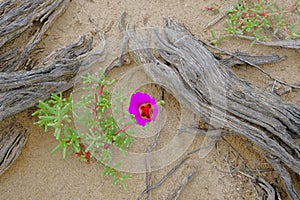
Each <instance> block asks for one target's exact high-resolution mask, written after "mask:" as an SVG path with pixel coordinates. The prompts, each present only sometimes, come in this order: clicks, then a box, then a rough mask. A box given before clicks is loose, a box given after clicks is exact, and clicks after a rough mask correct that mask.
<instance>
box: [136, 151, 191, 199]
mask: <svg viewBox="0 0 300 200" xmlns="http://www.w3.org/2000/svg"><path fill="white" fill-rule="evenodd" d="M188 158H189V157H188V156H186V157H185V158H183V159H181V160H180V161H179V163H177V164H176V165H175V166H174V167H173V168H172V169H171V170H170V171H169V172H168V173H167V174H166V175H164V176H163V177H162V178H161V179H160V180H159V181H158V182H157V183H154V184H152V185H151V186H150V187H148V188H146V189H145V190H144V191H143V192H141V193H140V195H139V196H138V198H137V199H138V200H140V199H141V198H142V196H143V195H144V194H145V193H147V192H149V191H150V190H153V189H155V188H157V187H159V186H161V184H163V183H164V182H165V181H166V180H167V179H168V178H169V177H170V176H171V175H172V174H173V173H174V172H175V171H176V170H177V169H178V168H179V167H180V166H181V165H182V164H183V163H184V162H185V161H186V160H187V159H188Z"/></svg>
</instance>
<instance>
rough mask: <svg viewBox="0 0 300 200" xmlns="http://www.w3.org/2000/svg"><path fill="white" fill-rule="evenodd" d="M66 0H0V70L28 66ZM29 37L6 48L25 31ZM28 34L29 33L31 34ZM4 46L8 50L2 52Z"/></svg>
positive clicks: (14, 69) (28, 67) (29, 66)
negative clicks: (31, 54)
mask: <svg viewBox="0 0 300 200" xmlns="http://www.w3.org/2000/svg"><path fill="white" fill-rule="evenodd" d="M68 2H69V1H68V0H33V1H32V0H4V1H2V2H1V3H0V14H1V18H0V53H1V54H2V55H0V58H1V59H0V72H1V71H2V72H4V71H6V72H12V71H17V70H21V69H31V68H32V66H31V65H32V64H33V63H32V60H34V57H33V56H29V54H30V53H31V52H32V50H34V48H35V47H36V45H37V44H38V42H39V41H40V40H41V38H42V36H43V35H44V33H45V32H46V30H48V28H49V27H50V25H51V24H52V23H53V21H54V20H55V19H56V18H57V17H58V16H59V15H60V14H62V13H63V12H64V10H65V8H66V6H67V4H68ZM28 30H30V31H31V33H33V34H32V36H31V38H29V39H28V40H27V43H24V44H23V45H19V44H17V45H16V46H9V47H8V48H3V47H5V45H6V44H8V43H9V42H11V41H13V40H14V39H16V38H17V37H19V36H20V35H22V34H24V33H25V32H26V31H28ZM30 35H31V34H30ZM5 49H9V50H8V51H7V52H4V50H5Z"/></svg>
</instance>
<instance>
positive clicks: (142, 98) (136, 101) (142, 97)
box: [128, 92, 158, 126]
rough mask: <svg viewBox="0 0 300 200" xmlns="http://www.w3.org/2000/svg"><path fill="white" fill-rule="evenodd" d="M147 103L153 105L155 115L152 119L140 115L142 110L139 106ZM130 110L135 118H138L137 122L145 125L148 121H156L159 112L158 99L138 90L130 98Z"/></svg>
mask: <svg viewBox="0 0 300 200" xmlns="http://www.w3.org/2000/svg"><path fill="white" fill-rule="evenodd" d="M145 103H150V104H151V105H152V106H153V115H152V117H151V119H150V120H149V119H145V118H142V117H141V116H140V110H139V107H140V106H141V105H142V104H145ZM128 112H129V113H130V114H133V115H134V117H135V119H136V122H137V123H138V124H139V125H141V126H145V125H146V123H148V122H151V121H154V120H155V118H156V116H157V114H158V107H157V105H156V100H155V98H154V97H153V98H151V97H150V96H149V95H148V94H146V93H141V92H137V93H135V94H133V95H132V96H131V99H130V105H129V108H128Z"/></svg>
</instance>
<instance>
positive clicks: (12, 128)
mask: <svg viewBox="0 0 300 200" xmlns="http://www.w3.org/2000/svg"><path fill="white" fill-rule="evenodd" d="M0 127H1V129H0V152H1V153H0V175H1V174H2V173H3V172H4V171H5V170H7V169H8V168H9V167H10V165H11V164H12V163H13V162H14V161H15V160H16V159H17V158H18V156H19V154H20V153H21V151H20V149H21V148H22V147H23V145H24V144H25V143H26V141H27V137H28V133H27V130H26V129H25V128H24V127H23V126H22V124H20V123H18V122H15V121H14V120H13V119H12V120H6V121H2V123H1V125H0Z"/></svg>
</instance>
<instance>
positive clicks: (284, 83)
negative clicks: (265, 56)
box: [202, 41, 300, 89]
mask: <svg viewBox="0 0 300 200" xmlns="http://www.w3.org/2000/svg"><path fill="white" fill-rule="evenodd" d="M202 42H203V43H204V44H205V45H207V46H209V47H211V48H213V49H216V50H218V51H220V52H223V53H226V54H228V55H230V56H233V57H235V58H237V59H239V60H241V61H243V62H244V63H246V64H248V65H250V66H252V67H255V68H256V69H258V70H259V71H261V72H262V73H263V74H265V75H266V76H267V77H269V78H270V79H272V80H274V81H276V82H278V83H281V84H282V85H286V86H289V87H291V88H294V89H295V88H297V89H300V86H297V85H293V84H288V83H286V82H284V81H282V80H279V79H276V78H274V77H273V76H272V75H271V74H270V73H268V72H267V71H265V70H264V69H263V68H261V67H260V66H258V65H256V64H253V63H251V62H249V61H248V60H245V59H243V58H241V57H239V56H237V55H235V54H233V53H231V52H229V51H226V50H223V49H221V48H219V47H215V46H213V45H211V44H209V43H208V42H205V41H202Z"/></svg>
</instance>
